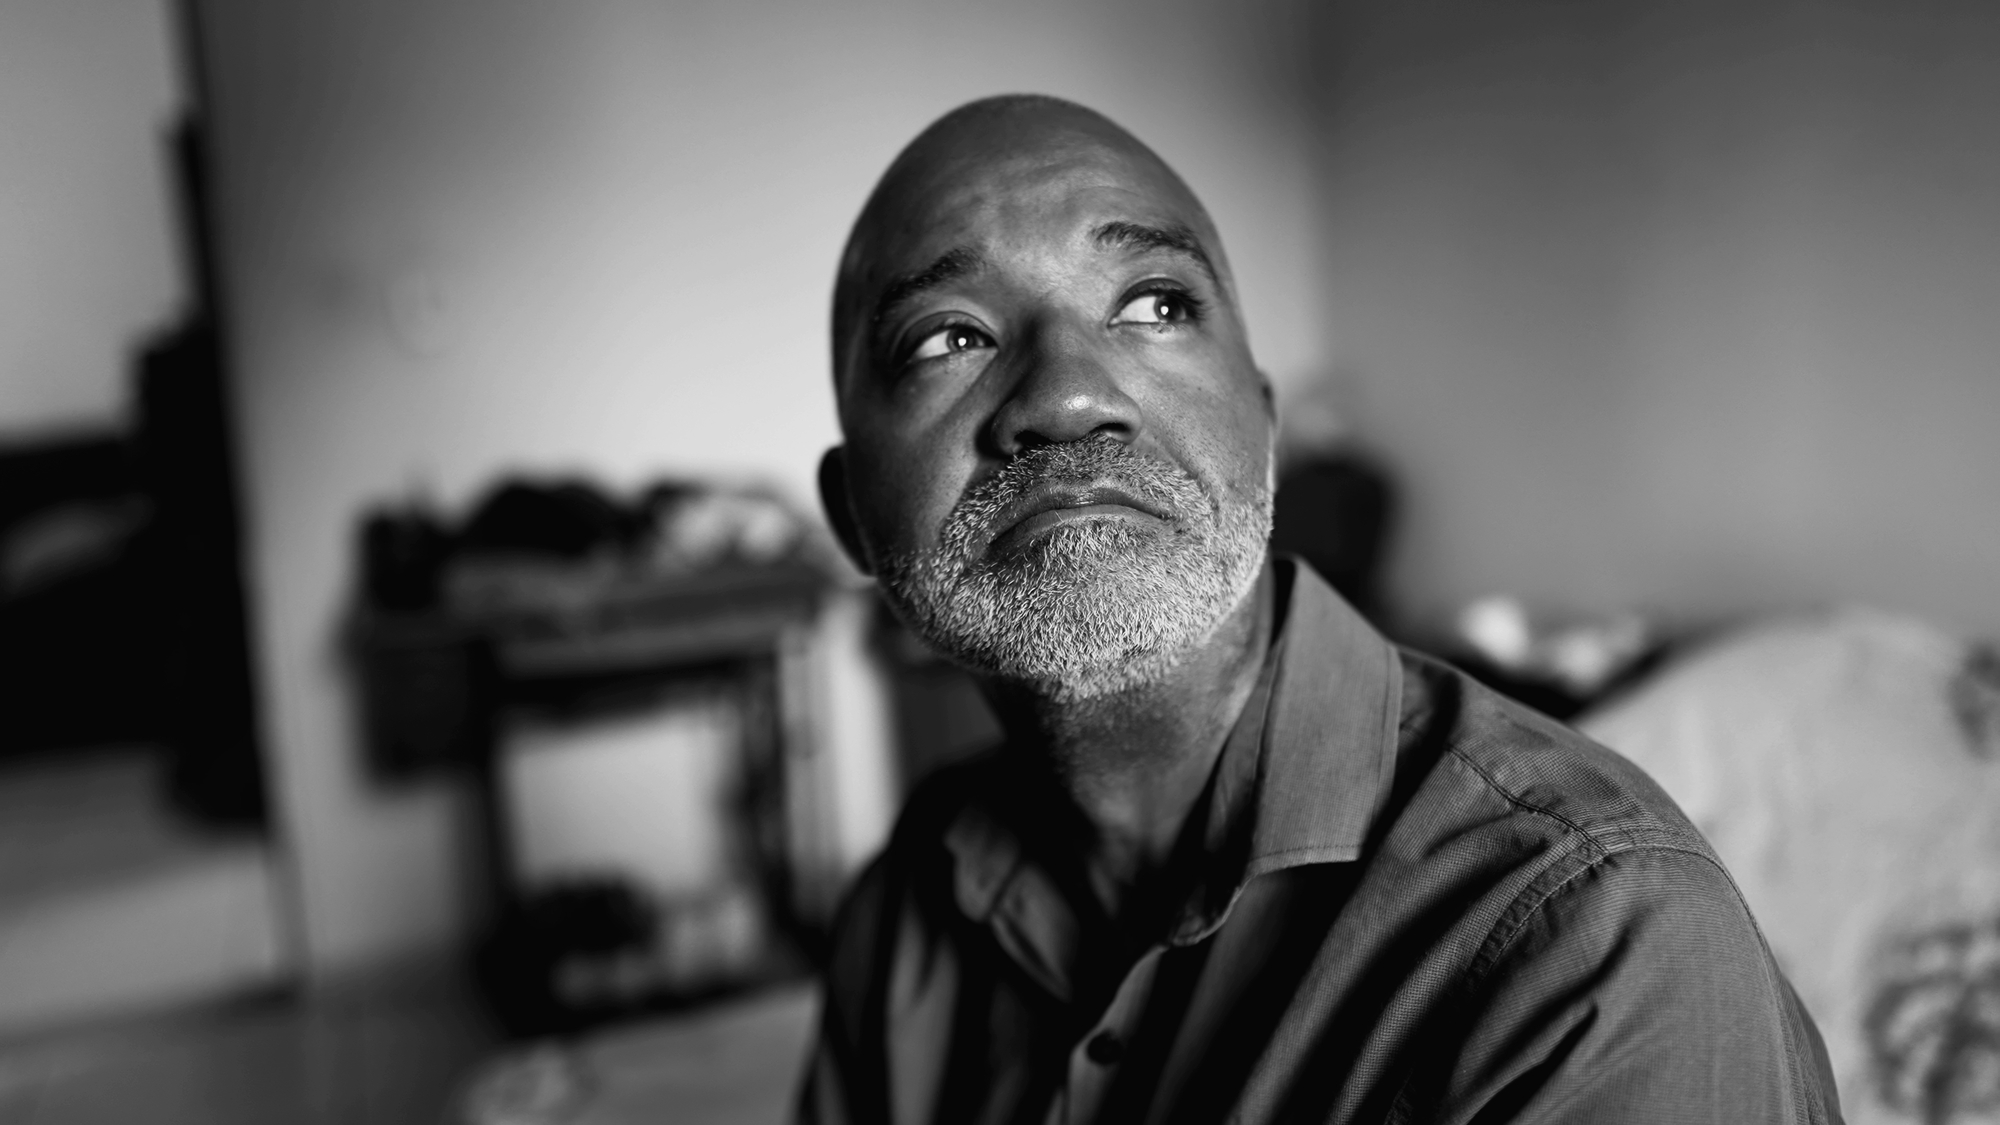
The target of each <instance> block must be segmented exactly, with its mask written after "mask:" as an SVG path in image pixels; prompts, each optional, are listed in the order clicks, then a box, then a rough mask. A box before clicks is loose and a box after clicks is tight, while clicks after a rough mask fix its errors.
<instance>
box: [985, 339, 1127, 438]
mask: <svg viewBox="0 0 2000 1125" xmlns="http://www.w3.org/2000/svg"><path fill="white" fill-rule="evenodd" d="M1033 344H1034V346H1033V347H1032V348H1031V349H1030V351H1029V352H1028V354H1027V355H1025V356H1024V357H1023V367H1022V370H1021V372H1020V375H1019V376H1018V378H1017V379H1016V381H1015V382H1014V384H1013V386H1012V387H1011V388H1010V389H1009V392H1008V395H1007V399H1006V401H1005V402H1003V403H1001V404H1000V409H999V410H998V411H996V412H995V413H994V415H993V422H992V425H991V430H990V433H991V436H992V439H993V444H994V446H995V448H996V449H997V451H998V452H999V453H1000V454H1001V456H1003V457H1015V456H1018V455H1019V454H1021V453H1023V452H1026V451H1027V450H1029V449H1033V448H1034V447H1036V446H1038V445H1052V444H1056V443H1059V442H1066V441H1078V440H1081V439H1083V438H1086V437H1089V436H1090V435H1092V434H1097V433H1106V434H1110V435H1111V436H1113V437H1115V438H1117V439H1118V440H1120V441H1123V442H1126V443H1130V442H1132V441H1134V440H1136V439H1137V438H1138V436H1139V428H1140V415H1139V404H1138V403H1136V402H1134V401H1133V400H1132V399H1131V398H1130V397H1129V396H1127V395H1126V394H1125V392H1124V391H1123V390H1122V389H1121V388H1120V387H1119V386H1118V382H1117V380H1116V379H1115V378H1114V377H1113V375H1112V372H1111V370H1110V368H1109V367H1107V366H1106V364H1105V362H1104V357H1103V356H1101V355H1099V354H1097V352H1096V351H1095V350H1094V349H1093V348H1092V347H1091V346H1090V343H1089V342H1088V341H1087V340H1085V339H1082V338H1081V334H1080V333H1075V332H1065V331H1061V330H1056V329H1051V330H1048V331H1044V332H1040V333H1037V334H1036V337H1035V338H1034V341H1033Z"/></svg>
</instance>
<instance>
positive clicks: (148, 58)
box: [0, 0, 186, 439]
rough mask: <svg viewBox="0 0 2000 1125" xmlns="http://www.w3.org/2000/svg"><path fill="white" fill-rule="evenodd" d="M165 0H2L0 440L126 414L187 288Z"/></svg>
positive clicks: (175, 91)
mask: <svg viewBox="0 0 2000 1125" xmlns="http://www.w3.org/2000/svg"><path fill="white" fill-rule="evenodd" d="M166 21H167V4H166V2H165V0H6V3H4V4H0V439H5V438H10V437H17V436H28V435H31V434H34V433H37V432H41V431H46V430H48V429H69V428H83V427H108V426H114V425H119V424H122V423H123V422H124V421H126V414H127V411H126V403H127V399H128V397H129V388H128V383H129V374H130V366H131V358H132V352H133V349H134V346H135V345H136V344H138V343H139V342H140V340H141V339H142V338H143V337H144V336H145V335H146V334H147V333H149V332H151V331H153V330H155V329H158V328H161V327H164V326H166V325H168V324H170V323H171V322H173V321H174V320H175V319H176V318H177V317H178V314H179V312H180V310H181V306H182V302H183V300H184V299H185V295H186V284H185V281H184V278H183V274H182V263H181V261H180V247H179V245H178V242H177V239H178V237H179V236H178V234H177V224H178V222H179V217H178V216H177V215H176V214H175V213H174V211H173V196H172V194H171V192H172V188H171V184H170V181H169V175H170V172H169V165H168V154H167V150H166V147H165V128H166V126H168V125H169V124H170V123H171V122H172V121H173V120H174V117H175V115H176V113H177V111H178V110H179V108H180V105H181V100H182V99H181V93H180V76H179V73H178V71H177V68H176V63H175V60H174V52H173V40H172V39H171V37H170V36H169V29H168V26H167V22H166Z"/></svg>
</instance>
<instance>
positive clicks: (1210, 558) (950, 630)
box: [878, 435, 1271, 703]
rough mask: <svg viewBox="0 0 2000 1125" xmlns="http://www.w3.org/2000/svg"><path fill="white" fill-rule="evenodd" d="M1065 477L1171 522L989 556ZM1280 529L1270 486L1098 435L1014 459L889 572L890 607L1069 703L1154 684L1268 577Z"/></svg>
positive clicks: (1056, 537)
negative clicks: (1034, 497)
mask: <svg viewBox="0 0 2000 1125" xmlns="http://www.w3.org/2000/svg"><path fill="white" fill-rule="evenodd" d="M1051 481H1054V482H1060V483H1072V484H1077V485H1086V486H1087V485H1092V484H1101V483H1113V484H1116V485H1117V486H1118V487H1120V488H1123V489H1125V490H1126V491H1128V492H1131V493H1132V494H1133V495H1135V496H1136V497H1138V498H1140V499H1142V500H1144V501H1146V502H1147V503H1149V504H1153V505H1156V506H1157V507H1159V508H1160V509H1161V510H1162V511H1165V512H1167V513H1168V514H1169V519H1168V521H1167V526H1165V527H1154V526H1147V525H1143V524H1137V523H1134V522H1132V521H1130V520H1124V519H1103V520H1083V521H1078V522H1074V523H1069V524H1065V525H1062V526H1059V527H1057V528H1055V529H1053V530H1051V531H1049V532H1047V533H1045V534H1043V535H1041V536H1039V537H1038V538H1036V539H1035V540H1034V541H1032V542H1031V543H1028V544H1027V545H1025V546H1024V547H1023V548H1021V549H1019V550H1015V551H1011V552H1007V553H1004V554H999V555H995V554H993V553H991V552H989V551H988V550H987V547H988V544H990V543H991V541H992V539H993V536H994V534H995V533H996V532H998V531H999V530H1002V529H1000V528H996V527H995V526H993V525H994V522H995V521H996V520H997V519H998V518H999V517H1000V515H1001V513H1002V512H1004V511H1006V510H1007V508H1008V506H1009V505H1010V504H1012V503H1013V502H1014V501H1015V500H1016V499H1017V498H1018V497H1019V496H1020V495H1021V494H1022V493H1023V492H1025V491H1027V490H1029V489H1031V488H1033V487H1036V486H1038V485H1042V484H1046V483H1049V482H1051ZM1270 534H1271V488H1270V485H1269V482H1268V481H1266V482H1263V483H1262V484H1261V485H1260V486H1259V487H1258V488H1257V489H1256V490H1255V491H1254V492H1253V493H1252V494H1251V495H1249V496H1246V497H1242V498H1240V499H1237V500H1236V501H1235V502H1233V503H1223V502H1221V501H1220V500H1216V499H1211V498H1210V497H1209V496H1208V494H1207V493H1206V492H1205V491H1204V490H1203V489H1202V487H1201V485H1200V483H1199V482H1197V481H1196V480H1195V479H1194V477H1192V476H1190V475H1189V474H1188V473H1186V472H1185V471H1183V470H1181V469H1178V468H1176V467H1174V466H1171V465H1167V464H1165V463H1163V462H1160V461H1156V460H1154V459H1152V458H1149V457H1144V456H1141V455H1139V454H1137V453H1135V452H1133V451H1132V449H1131V447H1130V446H1128V445H1126V444H1125V443H1123V442H1121V441H1118V440H1116V439H1114V438H1111V437H1108V436H1104V435H1097V436H1093V437H1089V438H1085V439H1083V440H1081V441H1074V442H1066V443H1062V444H1057V445H1043V446H1037V447H1035V448H1033V449H1031V450H1029V451H1027V452H1026V453H1023V454H1021V455H1020V456H1019V457H1017V458H1015V459H1014V460H1013V461H1010V462H1008V463H1007V464H1006V465H1005V466H1003V467H1002V468H1001V470H1000V471H999V472H998V473H996V474H994V476H993V477H991V478H990V479H988V480H986V481H983V482H981V483H980V484H979V485H978V486H977V487H975V488H973V489H972V490H971V491H970V492H968V493H966V495H965V497H964V498H963V499H961V500H960V501H959V502H958V504H957V505H956V506H954V507H953V508H952V510H951V514H950V515H948V516H947V517H945V521H944V525H943V527H942V529H941V531H940V534H939V541H938V545H937V546H936V547H935V548H932V549H930V550H927V551H921V552H914V553H910V554H906V555H892V556H891V557H888V558H886V559H884V560H883V561H882V564H881V565H880V567H879V568H878V570H879V575H880V582H881V587H882V590H883V592H884V594H885V595H886V596H887V598H888V600H889V604H890V606H891V607H892V608H894V609H895V611H896V613H897V616H899V617H900V618H902V620H903V622H904V624H905V625H907V626H909V627H910V629H911V630H913V631H914V632H915V633H916V634H917V635H918V636H919V637H921V638H923V639H924V641H926V642H927V643H928V644H930V645H931V647H933V648H935V649H937V650H939V651H940V652H943V653H944V654H945V655H946V656H949V657H951V658H952V659H954V660H956V661H958V662H959V663H960V664H963V665H965V666H966V667H968V668H970V669H972V670H973V671H975V672H979V673H982V674H984V675H988V676H993V677H997V678H1000V679H1003V680H1008V681H1012V682H1014V683H1017V684H1021V685H1023V686H1026V687H1028V688H1029V689H1031V690H1033V691H1035V692H1036V693H1037V694H1040V695H1042V696H1044V697H1047V698H1049V699H1051V700H1053V701H1055V702H1061V703H1069V702H1078V701H1082V700H1088V699H1095V698H1098V697H1101V696H1105V695H1109V694H1112V693H1115V692H1119V691H1123V690H1126V689H1128V688H1132V687H1136V686H1139V685H1141V684H1145V683H1151V682H1155V681H1157V680H1159V679H1160V678H1161V677H1163V676H1164V675H1165V674H1166V673H1167V672H1168V671H1170V670H1171V669H1172V668H1173V667H1174V666H1175V665H1176V664H1177V663H1179V662H1180V660H1181V659H1182V658H1183V657H1184V656H1186V655H1187V654H1188V653H1189V652H1191V651H1192V650H1194V649H1195V648H1197V647H1199V646H1200V645H1201V644H1202V643H1203V642H1204V641H1206V640H1207V639H1208V638H1209V637H1210V636H1211V635H1213V634H1214V632H1215V630H1216V628H1217V627H1218V626H1219V625H1221V623H1222V621H1223V619H1224V618H1225V617H1227V616H1228V615H1229V612H1230V611H1231V610H1232V609H1234V608H1235V607H1236V606H1237V605H1238V604H1239V603H1240V602H1241V601H1242V600H1243V598H1244V597H1245V596H1247V595H1248V594H1249V592H1250V589H1251V587H1252V586H1254V585H1255V584H1256V581H1257V575H1258V573H1259V572H1260V571H1261V570H1262V568H1263V565H1264V556H1265V548H1266V543H1267V542H1268V540H1269V538H1270Z"/></svg>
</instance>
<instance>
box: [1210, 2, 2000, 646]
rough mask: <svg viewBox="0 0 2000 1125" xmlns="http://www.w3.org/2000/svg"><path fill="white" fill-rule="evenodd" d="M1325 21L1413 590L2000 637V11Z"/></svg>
mask: <svg viewBox="0 0 2000 1125" xmlns="http://www.w3.org/2000/svg"><path fill="white" fill-rule="evenodd" d="M1323 42H1324V44H1325V55H1324V59H1325V68H1324V73H1325V75H1326V81H1327V85H1326V87H1325V88H1324V89H1323V90H1322V92H1321V94H1322V101H1321V106H1322V111H1323V112H1324V114H1325V118H1324V125H1323V127H1322V130H1321V133H1320V135H1321V137H1322V138H1323V139H1324V141H1325V150H1324V158H1325V165H1324V169H1325V180H1324V183H1325V194H1324V196H1323V197H1322V198H1323V201H1324V211H1323V213H1322V216H1321V222H1322V223H1323V229H1324V230H1325V233H1326V238H1327V242H1326V254H1327V262H1328V269H1329V271H1330V276H1331V280H1330V282H1329V287H1330V300H1331V303H1330V306H1329V309H1330V314H1331V315H1332V316H1333V318H1334V325H1335V327H1334V337H1335V340H1336V344H1335V347H1334V353H1335V355H1336V357H1337V359H1336V362H1337V365H1338V368H1339V370H1340V372H1341V375H1340V380H1341V387H1340V390H1341V391H1342V393H1343V394H1345V396H1346V397H1347V399H1348V401H1349V403H1350V409H1351V410H1352V411H1353V412H1354V413H1355V414H1356V415H1357V416H1358V418H1359V420H1360V422H1361V425H1362V428H1363V430H1364V431H1365V432H1366V433H1367V434H1368V435H1369V437H1370V439H1371V440H1372V441H1374V443H1375V444H1377V445H1378V446H1379V447H1381V448H1382V449H1383V450H1384V451H1385V452H1386V454H1387V456H1388V457H1389V458H1390V460H1391V461H1392V462H1393V464H1394V466H1395V469H1396V471H1397V473H1398V475H1399V477H1400V479H1401V483H1402V485H1403V486H1404V490H1405V501H1406V504H1405V509H1404V517H1405V518H1404V522H1403V526H1402V527H1401V528H1400V529H1399V532H1398V536H1399V540H1398V544H1397V552H1396V557H1395V559H1394V560H1393V578H1394V585H1395V587H1396V589H1397V591H1398V593H1399V594H1400V595H1401V599H1402V600H1403V602H1404V603H1405V605H1406V606H1408V607H1409V608H1410V609H1411V610H1412V611H1413V612H1414V613H1415V614H1417V615H1418V616H1419V617H1425V616H1431V615H1435V614H1437V613H1439V612H1441V611H1442V610H1444V609H1445V608H1446V607H1449V606H1451V605H1452V604H1454V603H1456V602H1458V601H1459V600H1461V599H1464V598H1466V597H1469V596H1473V595H1476V594H1480V593H1484V592H1488V591H1517V592H1521V593H1525V594H1527V595H1529V596H1531V597H1535V598H1539V599H1543V600H1545V601H1547V602H1550V603H1553V604H1555V605H1560V606H1583V607H1602V606H1611V605H1618V604H1626V603H1631V604H1638V605H1642V606H1649V607H1653V608H1657V609H1660V610H1663V611H1665V612H1667V613H1669V614H1671V615H1674V616H1679V617H1688V618H1711V617H1715V616H1719V615H1724V614H1730V613H1735V612H1740V611H1743V610H1747V609H1764V608H1772V607H1778V606H1787V605H1799V604H1803V603H1807V602H1813V601H1819V600H1827V599H1861V600H1867V601H1871V602H1875V603H1879V604H1883V605H1887V606H1892V607H1897V608H1901V609H1905V610H1909V611H1915V612H1918V613H1921V614H1924V615H1926V616H1928V617H1930V618H1931V619H1933V620H1935V621H1937V622H1939V623H1941V624H1943V625H1945V626H1947V627H1952V628H1958V629H1964V630H1970V631H1984V632H1986V633H1988V634H1995V633H2000V441H1996V440H1995V437H1996V424H1997V423H2000V205H1996V201H2000V66H1996V65H1995V64H1994V60H1995V59H1996V58H2000V7H1995V6H1994V5H1991V4H1982V3H1977V2H1973V0H1963V2H1947V3H1940V2H1937V0H1923V2H1916V3H1888V2H1869V3H1855V2H1844V3H1835V2H1827V3H1812V4H1794V3H1780V2H1774V0H1758V2H1754V3H1717V2H1701V3H1690V4H1666V5H1623V4H1610V5H1586V4H1569V3H1510V4H1505V5H1490V4H1476V3H1454V4H1438V3H1425V4H1347V5H1344V6H1342V8H1341V9H1340V14H1339V15H1338V17H1337V18H1336V19H1335V21H1334V25H1333V26H1332V27H1331V28H1329V30H1328V34H1327V36H1326V38H1325V40H1324V41H1323ZM1225 229H1226V228H1225Z"/></svg>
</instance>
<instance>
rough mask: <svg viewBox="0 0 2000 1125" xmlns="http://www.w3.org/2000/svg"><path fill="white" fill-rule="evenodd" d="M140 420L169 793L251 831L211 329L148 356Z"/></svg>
mask: <svg viewBox="0 0 2000 1125" xmlns="http://www.w3.org/2000/svg"><path fill="white" fill-rule="evenodd" d="M139 416H140V425H139V441H138V449H139V460H140V463H141V464H142V465H143V466H144V473H145V478H146V480H147V482H148V485H149V488H150V492H151V494H152V497H153V502H154V505H155V512H156V515H155V519H154V525H153V528H154V548H153V549H154V551H155V572H156V574H157V576H158V582H159V585H158V587H157V595H158V598H159V605H160V612H161V613H162V615H163V617H164V624H165V630H166V646H167V663H166V668H165V669H164V670H163V681H162V685H163V688H164V692H165V699H166V704H167V706H166V709H165V713H164V714H163V715H162V720H163V722H164V725H165V730H166V737H167V742H168V744H169V745H170V746H171V747H172V748H173V758H172V765H171V769H170V772H169V786H170V788H171V790H172V792H173V794H174V796H175V797H176V798H177V799H178V800H179V801H180V803H181V804H182V805H184V806H185V807H187V808H189V809H191V810H193V811H195V812H197V813H199V814H200V815H202V816H204V817H206V818H208V819H210V820H212V821H217V822H222V823H231V824H258V823H261V822H262V821H263V817H264V771H263V765H262V760H261V758H260V756H259V753H258V746H257V729H256V706H255V700H254V698H253V696H252V693H251V686H250V685H251V670H250V643H249V636H250V626H249V619H248V614H247V613H246V612H245V608H244V603H245V599H244V590H243V573H242V565H241V551H242V546H241V544H242V530H241V522H240V520H239V517H238V514H237V513H238V507H237V496H236V486H235V481H236V476H235V466H234V464H233V458H232V456H231V448H230V436H229V432H230V428H229V422H228V407H227V403H226V400H225V398H224V394H223V373H222V359H221V355H220V352H219V349H218V344H217V341H216V338H215V333H214V331H213V329H212V327H210V326H209V325H207V324H205V323H200V322H197V323H193V324H190V325H188V326H186V327H183V328H181V329H178V330H176V331H174V332H172V333H169V334H168V335H167V336H166V337H165V338H164V339H162V340H160V341H159V342H158V343H156V344H154V345H153V346H152V347H151V348H148V349H147V350H146V353H145V355H144V356H143V357H142V359H141V361H140V371H139Z"/></svg>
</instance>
